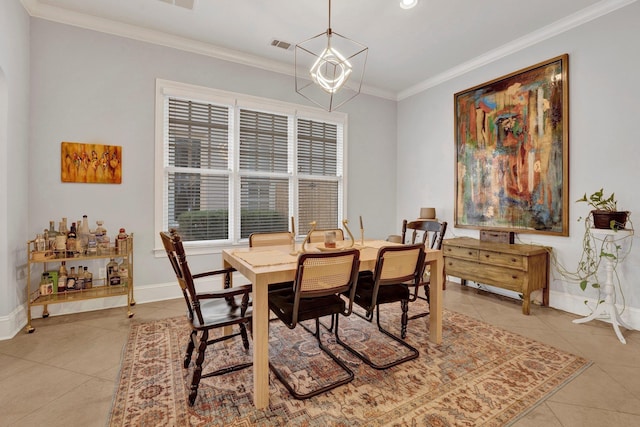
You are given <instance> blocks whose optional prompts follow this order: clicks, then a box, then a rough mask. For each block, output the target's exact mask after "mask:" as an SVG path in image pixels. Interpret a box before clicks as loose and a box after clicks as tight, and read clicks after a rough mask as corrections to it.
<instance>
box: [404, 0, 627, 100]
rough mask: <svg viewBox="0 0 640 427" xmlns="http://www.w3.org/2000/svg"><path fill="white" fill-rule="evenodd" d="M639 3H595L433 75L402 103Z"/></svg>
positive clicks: (409, 91)
mask: <svg viewBox="0 0 640 427" xmlns="http://www.w3.org/2000/svg"><path fill="white" fill-rule="evenodd" d="M636 1H637V0H602V1H600V2H598V3H595V4H594V5H592V6H589V7H587V8H584V9H582V10H581V11H579V12H576V13H574V14H572V15H569V16H567V17H566V18H564V19H561V20H559V21H556V22H554V23H553V24H549V25H547V26H545V27H542V28H540V29H539V30H536V31H534V32H532V33H530V34H527V35H526V36H523V37H520V38H518V39H516V40H513V41H512V42H509V43H506V44H504V45H502V46H500V47H498V48H496V49H493V50H491V51H489V52H487V53H486V54H484V55H480V56H478V57H476V58H474V59H472V60H470V61H467V62H464V63H462V64H460V65H458V66H456V67H453V68H451V69H449V70H447V71H445V72H444V73H441V74H438V75H435V76H433V77H432V78H430V79H427V80H425V81H423V82H421V83H419V84H417V85H415V86H412V87H410V88H409V89H407V90H403V91H401V92H400V93H399V94H398V99H397V100H398V101H401V100H403V99H405V98H408V97H410V96H413V95H416V94H418V93H420V92H423V91H425V90H427V89H430V88H432V87H435V86H437V85H439V84H442V83H444V82H446V81H448V80H451V79H453V78H455V77H458V76H461V75H463V74H466V73H468V72H470V71H473V70H475V69H477V68H480V67H482V66H484V65H487V64H490V63H492V62H494V61H497V60H498V59H501V58H504V57H505V56H508V55H511V54H513V53H515V52H518V51H520V50H522V49H525V48H527V47H529V46H533V45H535V44H536V43H539V42H541V41H544V40H547V39H549V38H551V37H554V36H556V35H558V34H561V33H564V32H565V31H569V30H570V29H572V28H575V27H578V26H580V25H582V24H585V23H587V22H590V21H593V20H594V19H597V18H599V17H601V16H604V15H606V14H608V13H610V12H613V11H615V10H618V9H620V8H622V7H625V6H628V5H630V4H632V3H635V2H636Z"/></svg>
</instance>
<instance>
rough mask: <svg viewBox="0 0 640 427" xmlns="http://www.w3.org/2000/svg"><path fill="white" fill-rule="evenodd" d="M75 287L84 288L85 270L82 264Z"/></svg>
mask: <svg viewBox="0 0 640 427" xmlns="http://www.w3.org/2000/svg"><path fill="white" fill-rule="evenodd" d="M74 289H76V290H80V289H84V270H83V269H82V266H81V265H80V266H78V274H77V275H76V284H75V285H74Z"/></svg>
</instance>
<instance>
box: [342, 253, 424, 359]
mask: <svg viewBox="0 0 640 427" xmlns="http://www.w3.org/2000/svg"><path fill="white" fill-rule="evenodd" d="M424 257H425V253H424V245H423V244H422V243H417V244H412V245H402V246H383V247H381V248H380V249H379V250H378V255H377V257H376V264H375V269H374V271H373V272H372V271H362V272H360V274H359V275H358V283H357V285H356V294H355V297H354V300H353V302H354V304H355V305H357V306H359V307H361V308H363V309H364V310H365V315H364V316H363V317H364V318H365V319H366V320H368V321H370V322H371V321H373V315H374V310H375V315H376V322H377V325H378V329H379V330H380V331H381V332H382V333H384V334H385V335H387V336H389V337H390V338H392V339H393V340H395V341H396V342H398V343H399V344H400V345H402V346H404V347H406V348H407V349H408V350H409V353H408V354H407V355H406V356H404V357H401V358H398V359H396V360H394V361H391V362H388V363H385V364H376V363H375V362H373V361H372V360H371V358H370V357H369V356H368V355H366V354H365V353H363V352H361V351H358V350H356V349H355V348H353V347H352V346H350V345H348V344H347V343H346V342H344V341H342V340H341V339H340V337H339V336H338V335H337V334H336V342H337V343H338V344H341V345H343V346H344V347H345V348H346V349H347V350H349V351H350V352H351V353H353V354H354V355H355V356H357V357H358V358H360V359H361V360H362V361H364V362H365V363H366V364H367V365H369V366H371V367H373V368H375V369H386V368H389V367H391V366H395V365H398V364H400V363H403V362H406V361H408V360H411V359H415V358H416V357H418V354H419V353H418V350H417V349H416V348H414V347H413V346H411V345H409V344H408V343H407V342H405V341H404V339H402V338H400V337H398V336H396V335H395V334H393V333H391V332H389V331H388V330H386V329H384V328H383V327H382V325H381V324H380V305H382V304H390V303H395V302H400V307H401V309H402V316H401V319H402V325H401V337H404V336H406V329H407V320H408V318H407V310H408V303H409V297H410V293H409V286H410V285H409V284H408V283H409V282H410V283H412V284H414V285H415V283H417V282H418V281H420V275H421V274H422V270H423V268H424V267H423V266H424Z"/></svg>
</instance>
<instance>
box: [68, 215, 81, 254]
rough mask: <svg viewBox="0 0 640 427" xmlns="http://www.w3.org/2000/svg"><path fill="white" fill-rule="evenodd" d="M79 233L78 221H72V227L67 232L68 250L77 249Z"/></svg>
mask: <svg viewBox="0 0 640 427" xmlns="http://www.w3.org/2000/svg"><path fill="white" fill-rule="evenodd" d="M77 236H78V235H77V233H76V223H75V222H72V223H71V229H70V230H69V233H67V251H71V252H74V251H75V250H76V237H77Z"/></svg>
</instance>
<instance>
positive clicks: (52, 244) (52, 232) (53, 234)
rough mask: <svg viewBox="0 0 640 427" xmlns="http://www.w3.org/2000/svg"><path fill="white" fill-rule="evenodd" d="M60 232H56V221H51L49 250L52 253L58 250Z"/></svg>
mask: <svg viewBox="0 0 640 427" xmlns="http://www.w3.org/2000/svg"><path fill="white" fill-rule="evenodd" d="M57 235H58V232H57V231H56V227H55V221H49V242H48V245H49V249H50V250H52V251H55V250H56V236H57Z"/></svg>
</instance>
